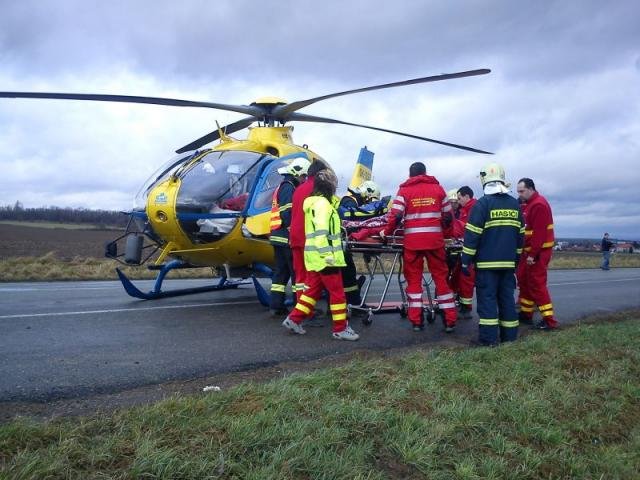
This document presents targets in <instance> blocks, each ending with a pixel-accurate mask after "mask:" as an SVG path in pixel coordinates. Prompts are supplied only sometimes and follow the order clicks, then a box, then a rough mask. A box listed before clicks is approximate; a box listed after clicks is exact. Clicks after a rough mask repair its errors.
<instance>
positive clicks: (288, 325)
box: [282, 317, 307, 335]
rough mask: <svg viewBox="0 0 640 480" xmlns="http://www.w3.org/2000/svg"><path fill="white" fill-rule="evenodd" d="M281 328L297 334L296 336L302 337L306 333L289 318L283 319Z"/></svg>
mask: <svg viewBox="0 0 640 480" xmlns="http://www.w3.org/2000/svg"><path fill="white" fill-rule="evenodd" d="M282 326H283V327H284V328H286V329H287V330H289V331H290V332H291V333H297V334H298V335H304V334H305V333H307V331H306V330H305V329H304V328H302V325H298V324H297V323H296V322H294V321H293V320H291V319H290V318H289V317H287V318H285V319H284V322H282Z"/></svg>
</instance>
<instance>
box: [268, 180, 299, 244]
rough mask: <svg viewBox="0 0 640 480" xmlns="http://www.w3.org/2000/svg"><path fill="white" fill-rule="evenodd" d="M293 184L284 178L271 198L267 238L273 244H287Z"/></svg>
mask: <svg viewBox="0 0 640 480" xmlns="http://www.w3.org/2000/svg"><path fill="white" fill-rule="evenodd" d="M294 189H295V185H294V184H293V182H291V181H290V180H284V181H283V182H282V183H281V184H280V185H279V186H278V188H276V191H275V192H273V197H272V200H271V217H270V219H269V226H270V228H271V235H270V236H269V240H270V241H271V243H273V244H274V245H288V244H289V226H290V225H291V202H292V199H293V191H294Z"/></svg>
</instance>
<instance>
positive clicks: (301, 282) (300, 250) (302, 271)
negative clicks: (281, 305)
mask: <svg viewBox="0 0 640 480" xmlns="http://www.w3.org/2000/svg"><path fill="white" fill-rule="evenodd" d="M326 169H327V165H326V164H325V163H324V162H323V161H322V160H314V161H313V163H311V165H310V166H309V170H307V180H306V181H305V182H304V183H302V184H300V185H299V186H298V187H297V188H296V189H295V191H294V192H293V199H292V202H291V228H290V229H289V246H290V247H291V253H292V256H293V271H294V273H295V282H296V283H295V285H294V287H293V290H294V291H295V293H296V300H300V295H302V292H303V291H304V287H305V281H306V275H307V270H306V268H305V266H304V240H305V238H304V211H303V210H302V205H303V203H304V201H305V199H306V198H307V197H308V196H309V195H311V192H313V179H314V177H315V176H316V175H317V174H318V172H321V171H322V170H326Z"/></svg>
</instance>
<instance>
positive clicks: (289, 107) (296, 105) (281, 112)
mask: <svg viewBox="0 0 640 480" xmlns="http://www.w3.org/2000/svg"><path fill="white" fill-rule="evenodd" d="M490 72H491V70H489V69H488V68H482V69H479V70H468V71H466V72H457V73H443V74H441V75H433V76H430V77H422V78H414V79H411V80H403V81H401V82H393V83H385V84H382V85H374V86H371V87H364V88H356V89H355V90H346V91H344V92H337V93H330V94H328V95H323V96H321V97H315V98H310V99H308V100H300V101H297V102H292V103H288V104H286V105H278V106H277V107H275V108H274V109H273V115H274V117H277V118H283V119H286V120H290V117H289V114H291V113H293V112H295V111H296V110H300V109H301V108H304V107H306V106H308V105H311V104H312V103H316V102H319V101H321V100H327V99H329V98H334V97H341V96H343V95H351V94H353V93H361V92H369V91H371V90H382V89H384V88H393V87H402V86H406V85H414V84H416V83H427V82H439V81H441V80H450V79H452V78H462V77H473V76H476V75H486V74H487V73H490Z"/></svg>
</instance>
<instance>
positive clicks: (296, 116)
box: [289, 113, 493, 155]
mask: <svg viewBox="0 0 640 480" xmlns="http://www.w3.org/2000/svg"><path fill="white" fill-rule="evenodd" d="M289 120H295V121H297V122H316V123H334V124H338V125H350V126H352V127H360V128H367V129H369V130H377V131H379V132H386V133H392V134H394V135H401V136H403V137H409V138H415V139H417V140H424V141H425V142H431V143H437V144H439V145H445V146H447V147H453V148H459V149H461V150H466V151H468V152H475V153H484V154H486V155H493V153H492V152H486V151H484V150H480V149H477V148H473V147H467V146H464V145H458V144H456V143H449V142H443V141H441V140H435V139H433V138H427V137H421V136H419V135H413V134H411V133H405V132H398V131H396V130H389V129H388V128H380V127H372V126H370V125H362V124H360V123H351V122H344V121H342V120H336V119H335V118H324V117H316V116H315V115H305V114H303V113H292V114H291V115H290V116H289Z"/></svg>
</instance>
